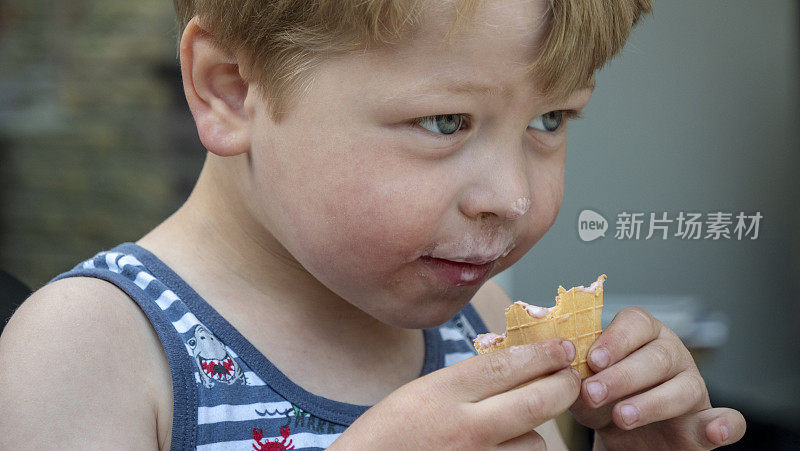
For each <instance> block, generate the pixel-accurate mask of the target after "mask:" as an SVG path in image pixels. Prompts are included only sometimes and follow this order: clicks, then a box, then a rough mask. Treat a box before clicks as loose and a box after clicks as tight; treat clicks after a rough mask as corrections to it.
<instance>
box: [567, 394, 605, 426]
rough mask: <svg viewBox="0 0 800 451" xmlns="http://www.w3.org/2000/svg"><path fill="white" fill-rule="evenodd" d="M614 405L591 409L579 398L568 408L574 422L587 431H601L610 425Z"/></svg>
mask: <svg viewBox="0 0 800 451" xmlns="http://www.w3.org/2000/svg"><path fill="white" fill-rule="evenodd" d="M613 408H614V404H606V405H604V406H602V407H598V408H593V407H590V406H588V405H587V404H586V403H585V402H584V401H583V399H582V397H581V396H579V397H578V399H577V400H576V401H575V402H574V403H573V404H572V405H571V406H570V408H569V411H570V413H571V414H572V416H573V418H575V420H576V421H577V422H578V423H580V424H582V425H584V426H586V427H588V428H589V429H595V430H596V429H603V428H604V427H606V426H608V425H609V424H611V421H612V419H611V409H613Z"/></svg>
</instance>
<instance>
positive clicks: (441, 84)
mask: <svg viewBox="0 0 800 451" xmlns="http://www.w3.org/2000/svg"><path fill="white" fill-rule="evenodd" d="M441 91H446V92H449V93H452V94H469V93H473V92H477V93H479V94H483V95H488V96H498V95H503V96H505V97H506V99H509V100H510V99H511V95H512V94H513V93H512V92H511V91H510V90H509V89H507V88H505V87H503V86H500V87H495V86H491V85H488V84H485V83H481V82H478V81H473V80H465V79H460V78H445V79H435V80H433V81H427V82H425V83H422V84H421V85H418V86H415V87H414V88H412V89H410V90H408V91H406V92H404V93H403V94H402V96H403V97H405V96H411V97H422V96H425V94H428V93H430V92H441ZM393 97H394V96H393ZM398 97H399V96H398Z"/></svg>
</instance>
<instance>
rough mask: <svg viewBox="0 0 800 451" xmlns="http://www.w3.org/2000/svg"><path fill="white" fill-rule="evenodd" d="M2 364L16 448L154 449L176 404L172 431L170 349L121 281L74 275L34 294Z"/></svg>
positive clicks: (6, 425) (2, 347)
mask: <svg viewBox="0 0 800 451" xmlns="http://www.w3.org/2000/svg"><path fill="white" fill-rule="evenodd" d="M0 367H2V368H5V369H6V371H4V372H3V379H4V380H3V381H2V383H0V401H2V403H3V404H5V405H14V406H15V407H14V409H15V412H17V414H16V415H14V416H10V417H7V418H6V419H4V420H3V421H2V422H0V437H4V440H5V441H6V442H7V441H8V440H11V443H10V445H12V444H13V445H18V446H11V448H15V449H16V448H17V447H23V448H24V447H25V446H30V445H32V444H34V443H36V444H37V446H45V447H46V446H47V444H52V445H56V444H58V445H59V446H62V447H63V446H64V445H67V447H68V448H73V447H75V448H77V447H84V445H87V444H89V443H91V447H93V448H95V447H98V448H111V447H112V446H115V447H121V448H130V447H131V446H133V447H143V448H144V447H147V448H151V449H152V448H153V447H156V446H158V445H160V444H161V443H163V442H164V439H165V438H166V439H168V438H169V431H168V430H167V431H165V430H164V429H163V427H162V424H158V428H156V427H154V426H155V420H156V416H157V415H158V414H159V413H163V412H161V410H163V407H164V406H165V405H168V407H169V408H170V412H169V413H170V415H169V417H170V421H169V422H168V423H167V424H165V425H163V426H166V428H167V429H169V428H171V403H169V402H168V403H164V402H163V399H164V398H165V397H169V399H170V400H171V392H170V390H171V376H170V371H169V364H168V362H167V359H166V355H165V353H164V351H163V348H162V346H161V344H160V341H159V339H158V335H157V334H156V332H155V330H154V329H153V327H152V326H151V325H150V322H149V320H148V319H147V316H146V315H145V314H144V312H143V311H142V310H141V309H140V308H139V306H138V305H137V304H136V303H135V302H134V301H133V300H131V299H130V298H129V297H128V296H127V295H126V294H125V293H124V292H123V291H121V290H120V289H119V288H117V287H116V286H114V285H113V284H111V283H108V282H105V281H103V280H100V279H95V278H89V277H71V278H65V279H61V280H58V281H55V282H53V283H50V284H48V285H46V286H44V287H42V288H41V289H39V290H37V291H36V292H35V293H33V294H32V295H31V296H30V297H29V298H28V299H27V300H26V301H25V302H23V303H22V305H21V306H20V307H19V308H18V309H17V311H16V312H15V313H14V315H13V316H12V317H11V319H10V320H9V322H8V325H7V326H6V327H5V329H4V331H3V335H2V336H0ZM158 423H162V421H161V419H159V421H158ZM121 425H124V427H120V426H121ZM156 429H158V433H157V430H156ZM134 443H135V445H134Z"/></svg>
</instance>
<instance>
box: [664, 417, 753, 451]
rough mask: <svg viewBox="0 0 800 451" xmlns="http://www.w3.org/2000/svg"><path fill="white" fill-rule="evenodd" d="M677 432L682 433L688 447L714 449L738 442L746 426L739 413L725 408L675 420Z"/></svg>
mask: <svg viewBox="0 0 800 451" xmlns="http://www.w3.org/2000/svg"><path fill="white" fill-rule="evenodd" d="M675 420H676V422H677V424H676V428H677V430H678V431H682V432H684V434H682V436H684V437H686V439H687V440H688V443H685V444H684V446H685V447H686V448H688V447H690V446H695V447H701V448H703V449H714V448H716V447H718V446H723V445H729V444H731V443H735V442H738V441H739V440H741V438H742V437H743V436H744V433H745V429H747V424H746V422H745V420H744V417H743V416H742V414H741V413H739V411H737V410H734V409H729V408H727V407H717V408H713V409H706V410H702V411H700V412H697V413H693V414H689V415H685V416H683V417H680V418H676V419H675Z"/></svg>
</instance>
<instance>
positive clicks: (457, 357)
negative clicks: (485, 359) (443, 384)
mask: <svg viewBox="0 0 800 451" xmlns="http://www.w3.org/2000/svg"><path fill="white" fill-rule="evenodd" d="M474 355H475V353H474V352H451V353H450V354H445V355H444V366H450V365H452V364H454V363H458V362H460V361H462V360H464V359H468V358H470V357H472V356H474Z"/></svg>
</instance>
